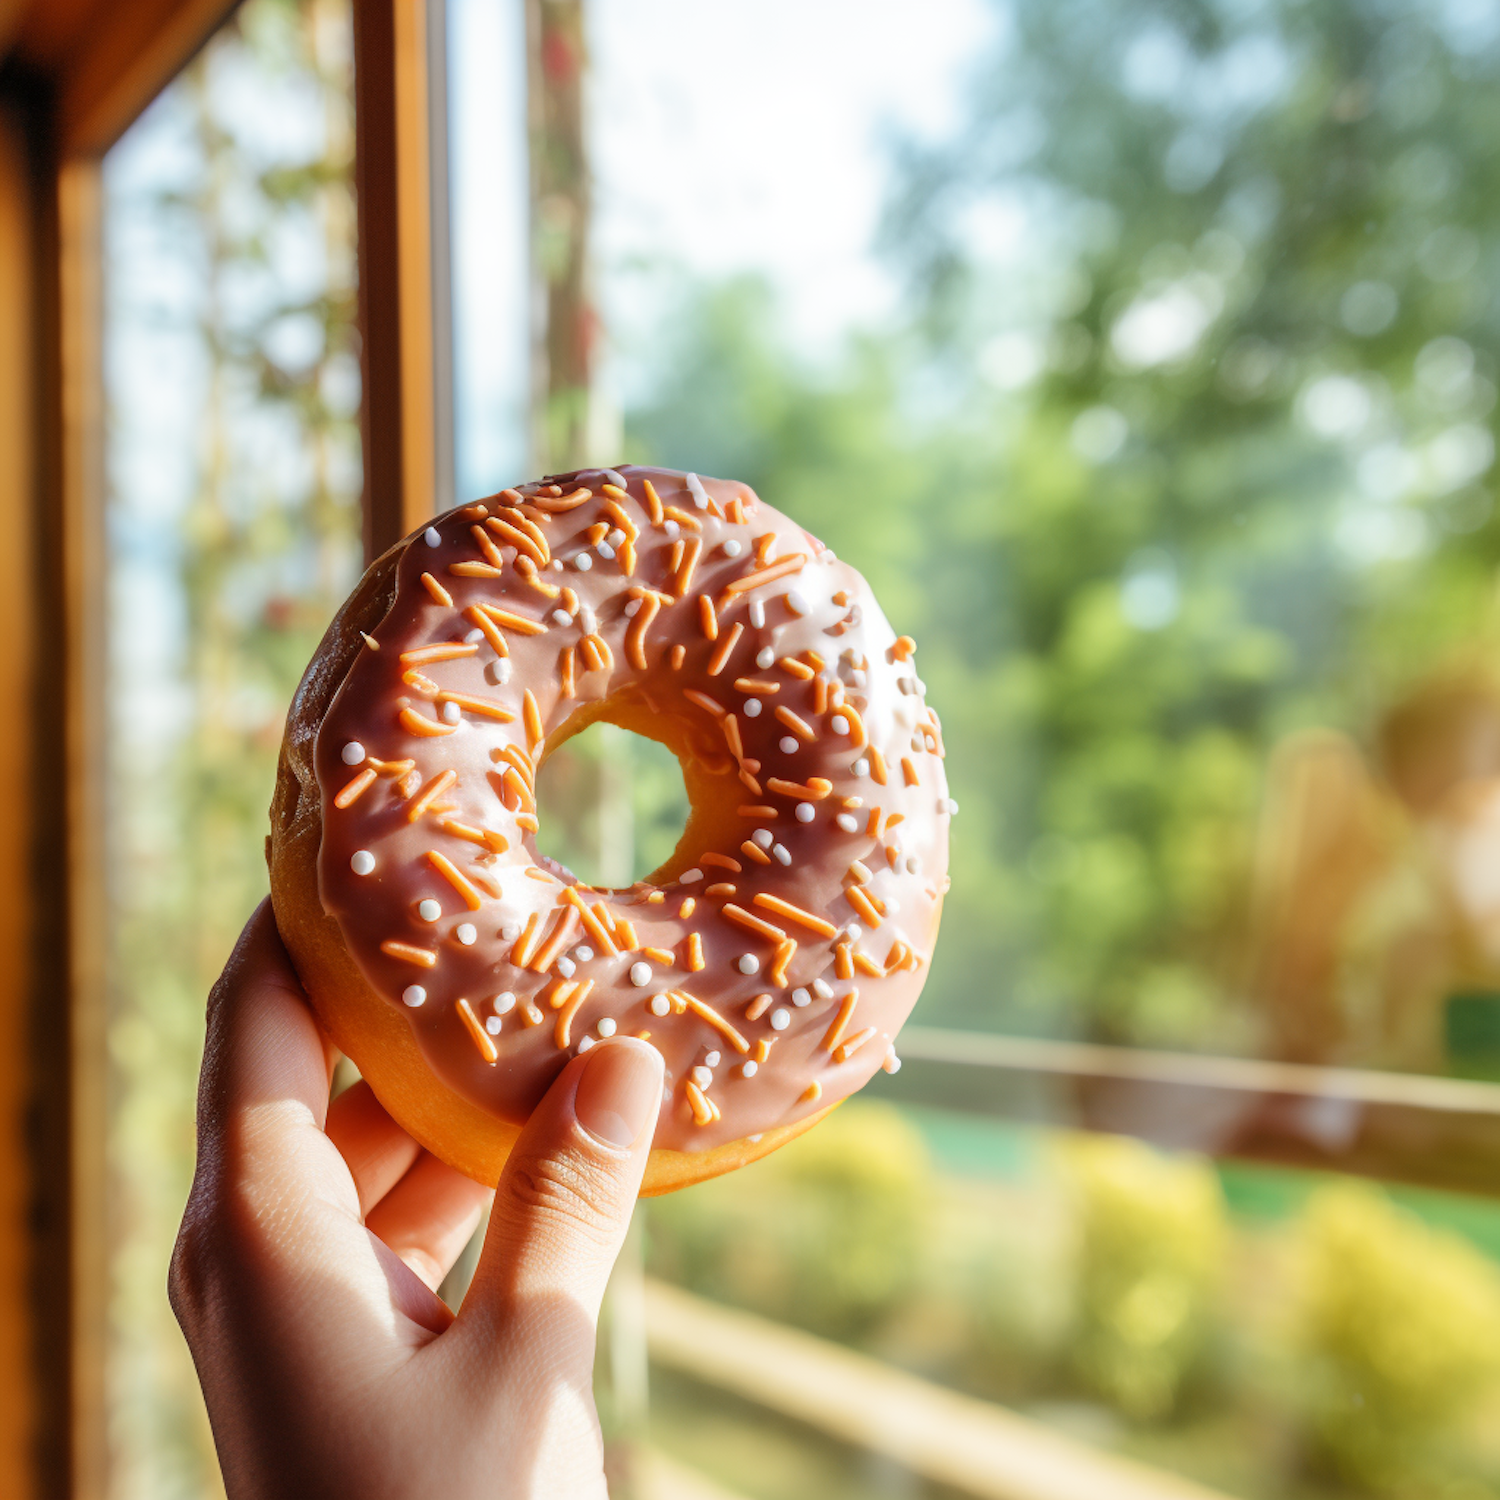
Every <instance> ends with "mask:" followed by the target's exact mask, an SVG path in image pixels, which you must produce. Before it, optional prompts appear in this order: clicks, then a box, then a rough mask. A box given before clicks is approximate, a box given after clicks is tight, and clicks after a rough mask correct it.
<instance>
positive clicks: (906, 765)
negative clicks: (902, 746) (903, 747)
mask: <svg viewBox="0 0 1500 1500" xmlns="http://www.w3.org/2000/svg"><path fill="white" fill-rule="evenodd" d="M901 774H902V775H903V776H904V777H905V778H906V784H907V786H916V785H917V768H916V767H915V766H914V765H912V763H911V757H910V756H909V755H903V756H902V757H901Z"/></svg>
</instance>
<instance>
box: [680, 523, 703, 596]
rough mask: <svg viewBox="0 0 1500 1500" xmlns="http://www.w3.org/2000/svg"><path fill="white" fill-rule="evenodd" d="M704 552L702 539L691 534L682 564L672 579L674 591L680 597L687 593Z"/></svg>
mask: <svg viewBox="0 0 1500 1500" xmlns="http://www.w3.org/2000/svg"><path fill="white" fill-rule="evenodd" d="M702 552H703V542H702V540H701V539H700V538H698V537H695V536H690V537H689V538H688V539H687V547H686V549H685V550H684V552H683V556H682V564H681V566H680V567H679V568H678V569H677V577H676V578H675V579H673V581H672V592H673V593H674V594H676V595H677V597H678V598H679V599H680V598H682V596H683V595H684V594H685V593H687V591H688V586H689V585H690V584H691V583H692V581H693V570H694V569H695V568H696V567H697V566H698V558H699V557H700V556H701V554H702Z"/></svg>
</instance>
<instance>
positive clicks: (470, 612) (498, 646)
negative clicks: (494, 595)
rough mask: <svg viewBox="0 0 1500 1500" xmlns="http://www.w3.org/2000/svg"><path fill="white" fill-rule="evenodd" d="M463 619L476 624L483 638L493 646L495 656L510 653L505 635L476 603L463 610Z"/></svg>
mask: <svg viewBox="0 0 1500 1500" xmlns="http://www.w3.org/2000/svg"><path fill="white" fill-rule="evenodd" d="M464 619H466V620H468V621H469V623H470V624H472V625H477V626H478V627H479V628H480V629H481V630H482V631H483V632H484V638H485V640H487V641H488V642H489V643H490V645H491V646H493V647H494V648H495V655H496V656H509V655H510V647H509V646H507V645H506V644H505V637H504V636H503V635H501V634H500V631H499V630H498V629H497V628H496V625H495V622H494V621H493V620H492V619H490V617H489V616H488V615H487V614H485V612H484V611H483V610H482V609H480V607H479V606H478V605H477V604H471V605H470V606H469V607H468V608H467V609H466V610H465V611H464Z"/></svg>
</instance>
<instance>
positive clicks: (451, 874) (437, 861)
mask: <svg viewBox="0 0 1500 1500" xmlns="http://www.w3.org/2000/svg"><path fill="white" fill-rule="evenodd" d="M427 863H428V864H430V865H431V866H432V868H433V869H434V870H436V871H437V872H438V874H439V875H441V876H442V877H443V879H444V880H446V881H447V882H448V884H449V885H451V886H452V887H453V889H454V890H455V891H457V892H458V894H459V895H460V896H462V897H463V898H464V905H465V906H467V907H468V908H469V910H470V911H478V910H479V908H480V905H481V898H480V895H479V892H478V891H476V890H475V889H474V887H473V885H471V884H470V882H469V880H468V879H467V877H466V876H465V875H464V873H463V871H462V870H460V869H459V868H458V866H457V865H455V864H454V863H453V861H452V860H451V859H449V858H448V856H447V855H446V854H439V853H438V851H437V850H436V849H429V850H428V851H427Z"/></svg>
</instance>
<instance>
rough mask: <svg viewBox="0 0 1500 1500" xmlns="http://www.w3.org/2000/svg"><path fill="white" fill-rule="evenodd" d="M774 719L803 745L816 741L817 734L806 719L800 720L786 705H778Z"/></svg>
mask: <svg viewBox="0 0 1500 1500" xmlns="http://www.w3.org/2000/svg"><path fill="white" fill-rule="evenodd" d="M776 717H777V718H778V719H780V720H781V722H782V723H783V724H785V725H786V727H787V728H788V729H790V730H791V731H792V733H793V734H795V735H796V736H797V738H798V739H799V740H801V741H803V743H804V744H811V743H812V741H813V740H815V739H817V737H818V732H817V730H815V729H814V728H813V727H812V725H811V724H809V723H808V722H807V720H806V719H800V718H798V717H797V715H796V714H794V713H793V712H792V711H791V709H789V708H788V707H787V706H786V704H784V703H780V704H777V706H776Z"/></svg>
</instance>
